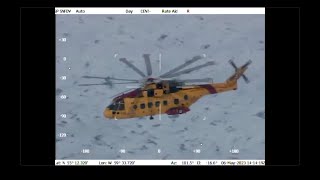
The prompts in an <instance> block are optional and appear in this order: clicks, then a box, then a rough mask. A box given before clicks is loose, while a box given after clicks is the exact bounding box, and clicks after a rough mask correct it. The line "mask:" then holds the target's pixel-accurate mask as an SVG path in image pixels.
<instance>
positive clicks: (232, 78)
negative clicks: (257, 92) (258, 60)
mask: <svg viewBox="0 0 320 180" xmlns="http://www.w3.org/2000/svg"><path fill="white" fill-rule="evenodd" d="M229 63H230V64H231V66H232V67H233V68H234V69H235V71H236V72H235V73H234V74H233V75H232V76H230V77H229V78H228V79H227V82H236V81H237V80H238V79H239V78H240V77H242V78H243V79H244V81H245V82H246V83H249V79H248V78H247V76H246V75H244V72H245V71H246V70H247V69H248V66H249V65H250V64H251V63H252V61H251V60H249V61H248V62H246V63H245V64H244V65H242V66H241V67H240V68H238V67H237V66H236V64H235V63H234V62H233V61H232V60H229Z"/></svg>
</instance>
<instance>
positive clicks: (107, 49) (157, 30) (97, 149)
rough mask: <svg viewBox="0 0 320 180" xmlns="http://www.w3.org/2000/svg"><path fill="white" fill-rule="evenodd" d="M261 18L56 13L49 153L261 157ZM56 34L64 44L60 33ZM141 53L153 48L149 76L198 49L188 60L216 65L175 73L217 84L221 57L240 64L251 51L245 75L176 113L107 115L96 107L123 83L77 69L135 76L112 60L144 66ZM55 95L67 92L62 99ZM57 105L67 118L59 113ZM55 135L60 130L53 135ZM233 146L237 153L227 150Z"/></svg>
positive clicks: (222, 70)
mask: <svg viewBox="0 0 320 180" xmlns="http://www.w3.org/2000/svg"><path fill="white" fill-rule="evenodd" d="M264 24H265V17H264V15H161V16H160V15H148V16H142V15H57V17H56V35H57V50H56V56H57V63H56V73H57V83H56V89H57V90H56V97H57V102H56V116H57V120H56V124H57V125H56V132H57V140H56V150H57V151H56V158H57V159H264V157H265V119H264V109H265V58H264V56H265V55H264V54H265V51H264V47H265V45H264V41H265V39H264V37H265V27H264ZM63 37H66V38H67V42H66V43H62V42H60V41H58V38H63ZM144 53H148V54H151V61H152V67H153V72H154V75H155V76H157V75H160V74H161V73H164V72H166V71H168V70H170V69H172V68H173V67H175V66H177V65H180V64H182V63H183V62H185V60H187V59H191V58H192V57H194V56H196V55H203V54H206V58H204V59H203V60H201V61H199V62H197V63H195V64H194V65H193V66H196V65H199V64H202V63H204V61H205V62H206V61H211V60H214V61H215V62H217V65H214V66H210V67H207V68H204V69H201V70H199V71H196V72H193V73H191V74H187V75H183V76H181V78H205V77H211V78H213V79H214V81H215V82H222V81H225V80H226V78H228V77H229V76H230V75H231V74H232V73H233V72H234V69H233V68H232V67H231V66H230V64H229V63H228V60H229V59H231V58H234V62H235V63H236V64H237V65H239V66H240V65H242V64H243V63H245V62H246V61H247V60H248V59H251V60H252V62H253V63H252V64H251V65H250V66H249V69H248V70H247V72H246V75H247V77H248V78H249V79H250V81H251V82H250V83H249V84H246V83H244V81H243V80H242V79H240V80H239V88H238V90H237V91H232V92H226V93H222V94H217V95H211V96H206V97H204V98H202V99H200V100H199V101H197V102H196V103H195V104H194V105H192V106H191V111H189V112H188V113H187V114H184V115H180V116H179V117H176V118H169V117H168V116H167V115H162V118H161V120H159V118H158V116H156V117H155V119H154V120H149V118H148V117H146V118H140V119H138V118H137V119H129V120H119V121H107V120H106V119H105V118H104V117H103V115H102V113H103V110H104V108H105V107H106V106H107V105H108V104H109V103H110V102H111V100H112V98H111V96H113V95H115V94H118V93H119V92H121V91H124V90H127V89H126V86H125V85H117V86H113V87H108V86H89V87H83V86H78V84H82V83H100V82H101V81H99V80H96V79H84V78H81V76H83V75H93V76H105V77H106V76H114V77H119V78H140V77H139V75H137V74H136V73H135V72H133V71H132V70H131V69H129V68H128V67H126V66H125V65H124V64H123V63H121V62H119V58H120V57H125V58H127V59H128V60H130V61H132V62H133V63H134V64H135V65H136V66H137V67H139V68H140V69H141V70H144V71H145V64H144V60H143V58H142V54H144ZM115 54H117V55H116V58H115ZM159 54H161V56H162V57H161V59H162V67H161V72H159V68H158V61H157V60H158V58H159ZM64 56H66V57H67V61H63V60H62V57H64ZM69 67H70V68H71V69H68V68H69ZM62 75H67V80H66V81H61V80H60V79H59V77H60V76H62ZM62 94H65V95H67V96H68V99H67V100H61V99H60V98H59V95H62ZM61 113H66V114H67V118H66V119H62V118H60V117H59V115H60V114H61ZM204 119H205V120H204ZM59 133H67V137H66V138H60V137H59V136H58V134H59ZM232 148H234V149H239V153H238V154H232V153H230V152H229V151H230V149H232ZM83 149H90V153H88V154H84V153H82V152H81V151H82V150H83ZM120 149H126V153H124V154H123V153H120V152H119V151H120ZM158 149H161V153H158ZM195 149H200V150H201V153H194V150H195Z"/></svg>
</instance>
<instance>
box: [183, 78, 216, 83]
mask: <svg viewBox="0 0 320 180" xmlns="http://www.w3.org/2000/svg"><path fill="white" fill-rule="evenodd" d="M177 81H179V82H184V83H197V82H213V79H212V78H203V79H181V80H179V79H178V80H177Z"/></svg>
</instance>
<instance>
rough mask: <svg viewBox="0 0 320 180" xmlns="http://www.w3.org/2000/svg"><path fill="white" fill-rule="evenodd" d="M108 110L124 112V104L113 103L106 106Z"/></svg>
mask: <svg viewBox="0 0 320 180" xmlns="http://www.w3.org/2000/svg"><path fill="white" fill-rule="evenodd" d="M108 108H109V109H110V110H114V111H118V110H124V103H123V102H121V101H119V102H114V103H112V104H110V105H109V106H108Z"/></svg>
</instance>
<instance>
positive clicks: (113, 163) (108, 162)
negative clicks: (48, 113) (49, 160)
mask: <svg viewBox="0 0 320 180" xmlns="http://www.w3.org/2000/svg"><path fill="white" fill-rule="evenodd" d="M55 165H56V166H92V165H93V166H152V165H156V166H158V165H162V166H186V165H187V166H264V165H265V160H56V161H55Z"/></svg>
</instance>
